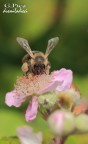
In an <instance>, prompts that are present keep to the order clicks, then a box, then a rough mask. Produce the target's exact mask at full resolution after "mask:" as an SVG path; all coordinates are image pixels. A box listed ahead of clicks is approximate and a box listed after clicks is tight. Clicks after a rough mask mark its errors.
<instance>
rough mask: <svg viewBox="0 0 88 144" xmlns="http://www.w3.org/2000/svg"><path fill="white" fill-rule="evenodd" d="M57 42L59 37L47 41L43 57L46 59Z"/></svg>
mask: <svg viewBox="0 0 88 144" xmlns="http://www.w3.org/2000/svg"><path fill="white" fill-rule="evenodd" d="M58 41H59V37H55V38H52V39H50V40H49V41H48V46H47V49H46V52H45V56H46V57H48V55H49V54H50V52H51V51H52V50H53V48H54V47H55V46H56V45H57V43H58Z"/></svg>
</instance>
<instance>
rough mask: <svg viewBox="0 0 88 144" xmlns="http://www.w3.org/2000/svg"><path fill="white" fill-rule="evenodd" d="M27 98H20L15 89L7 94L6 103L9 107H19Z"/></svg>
mask: <svg viewBox="0 0 88 144" xmlns="http://www.w3.org/2000/svg"><path fill="white" fill-rule="evenodd" d="M25 100H26V98H21V99H20V98H19V96H18V95H17V93H16V90H13V91H11V92H8V93H7V94H6V98H5V103H6V104H7V105H8V106H9V107H11V106H15V107H19V106H20V105H21V104H22V103H23V102H24V101H25Z"/></svg>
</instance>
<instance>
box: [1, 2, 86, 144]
mask: <svg viewBox="0 0 88 144" xmlns="http://www.w3.org/2000/svg"><path fill="white" fill-rule="evenodd" d="M6 3H9V4H12V3H15V4H25V5H26V7H27V10H28V12H27V13H16V14H15V13H12V14H11V13H3V10H4V4H6ZM18 36H19V37H23V38H25V39H27V40H28V41H29V44H30V46H31V48H32V50H40V51H43V52H45V50H46V46H47V42H48V40H49V39H50V38H53V37H56V36H59V39H60V41H59V44H58V46H57V47H56V48H55V49H54V50H53V52H52V53H51V55H50V56H49V60H50V62H51V66H52V69H51V70H57V69H60V68H62V67H65V68H69V69H72V70H73V73H74V82H75V83H76V84H77V85H78V87H79V88H80V90H81V93H82V95H83V96H86V97H87V95H88V0H81V1H80V0H19V1H18V0H15V1H12V0H8V1H7V0H0V137H2V136H13V135H15V134H16V127H17V126H19V125H24V124H28V123H26V122H25V119H24V113H25V110H26V107H27V104H28V102H26V103H25V104H23V105H22V106H21V107H20V108H18V109H17V108H14V107H12V108H9V107H7V106H6V105H5V94H6V92H8V91H11V90H12V89H13V86H14V83H15V80H16V77H17V76H20V75H22V71H21V64H22V63H21V59H22V57H23V56H24V55H25V54H26V52H25V51H24V50H23V49H21V48H20V46H19V45H18V44H17V42H16V37H18ZM29 125H30V124H29ZM31 125H32V126H33V127H34V128H35V130H43V131H44V136H45V138H46V139H47V137H48V136H47V135H49V132H48V130H47V133H46V129H47V125H46V124H45V122H44V121H43V120H42V119H41V118H40V117H38V118H37V119H36V120H35V121H34V122H32V123H31ZM42 125H44V127H42ZM87 137H88V135H87V136H86V135H84V136H83V137H82V139H81V137H80V136H73V137H70V138H69V139H68V141H67V144H69V143H71V144H74V143H75V144H76V143H77V144H84V143H88V138H87ZM3 143H5V142H3Z"/></svg>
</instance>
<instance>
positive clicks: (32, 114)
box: [25, 96, 38, 122]
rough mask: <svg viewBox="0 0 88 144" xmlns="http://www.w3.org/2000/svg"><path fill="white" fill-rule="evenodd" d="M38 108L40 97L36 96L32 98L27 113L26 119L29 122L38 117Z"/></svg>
mask: <svg viewBox="0 0 88 144" xmlns="http://www.w3.org/2000/svg"><path fill="white" fill-rule="evenodd" d="M37 109H38V97H36V96H34V97H33V98H32V101H31V102H30V103H29V106H28V108H27V111H26V114H25V118H26V121H28V122H29V121H32V120H34V119H35V118H36V115H37Z"/></svg>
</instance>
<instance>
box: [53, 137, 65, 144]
mask: <svg viewBox="0 0 88 144" xmlns="http://www.w3.org/2000/svg"><path fill="white" fill-rule="evenodd" d="M66 139H67V136H64V137H58V136H55V137H54V138H53V144H64V143H65V141H66Z"/></svg>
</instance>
